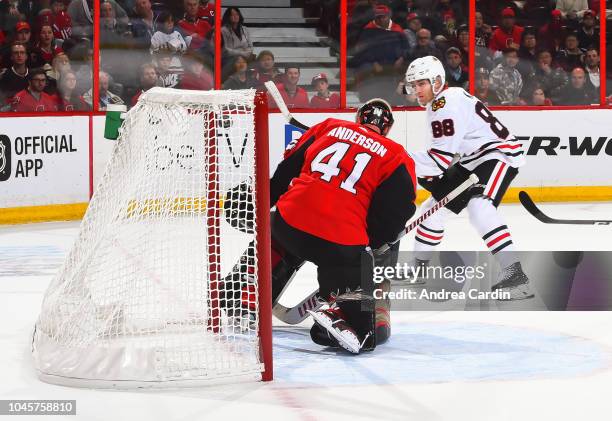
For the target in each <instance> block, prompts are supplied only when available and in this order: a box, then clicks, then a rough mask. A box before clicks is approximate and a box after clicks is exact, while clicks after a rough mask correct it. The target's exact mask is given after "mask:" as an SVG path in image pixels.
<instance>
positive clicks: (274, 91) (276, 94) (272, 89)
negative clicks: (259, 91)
mask: <svg viewBox="0 0 612 421" xmlns="http://www.w3.org/2000/svg"><path fill="white" fill-rule="evenodd" d="M264 85H265V86H266V88H267V89H268V92H269V93H270V95H271V96H272V98H273V99H274V101H275V102H276V105H277V106H278V109H279V110H280V112H281V113H282V114H283V116H284V117H285V120H287V123H289V124H293V125H294V126H295V127H297V128H299V129H302V130H308V129H310V127H308V126H307V125H305V124H302V123H300V122H299V121H297V120H296V119H295V118H294V117H293V115H291V113H290V112H289V109H288V108H287V104H285V101H284V100H283V97H282V96H281V93H280V91H279V90H278V88H277V87H276V85H275V84H274V82H272V81H271V80H269V81H267V82H266V83H264Z"/></svg>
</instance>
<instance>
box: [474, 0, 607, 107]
mask: <svg viewBox="0 0 612 421" xmlns="http://www.w3.org/2000/svg"><path fill="white" fill-rule="evenodd" d="M517 4H520V7H519V6H518V5H517ZM477 7H478V12H477V15H476V54H475V60H476V69H477V70H476V95H477V96H478V97H479V98H481V99H482V100H483V101H484V102H486V103H487V104H489V105H509V106H512V105H540V106H541V105H591V104H598V103H599V98H600V96H599V86H600V72H599V64H600V58H599V44H600V38H599V23H598V22H599V1H587V0H576V1H567V0H557V1H554V0H553V1H549V0H545V1H542V0H531V1H525V2H504V1H501V2H500V1H478V2H477ZM485 78H488V81H484V80H483V79H485Z"/></svg>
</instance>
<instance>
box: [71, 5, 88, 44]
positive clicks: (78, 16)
mask: <svg viewBox="0 0 612 421" xmlns="http://www.w3.org/2000/svg"><path fill="white" fill-rule="evenodd" d="M92 5H93V0H72V1H71V2H70V4H69V5H68V16H70V18H71V19H72V36H73V37H74V38H77V39H81V38H87V39H90V40H91V39H93V17H94V12H93V7H92Z"/></svg>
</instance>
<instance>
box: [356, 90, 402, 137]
mask: <svg viewBox="0 0 612 421" xmlns="http://www.w3.org/2000/svg"><path fill="white" fill-rule="evenodd" d="M356 121H357V123H359V124H373V125H374V126H376V127H378V128H379V129H380V134H382V135H383V136H385V135H386V134H387V133H389V130H391V126H393V121H394V120H393V112H392V111H391V106H390V105H389V103H388V102H387V101H385V100H384V99H382V98H373V99H371V100H369V101H368V102H366V103H365V104H363V105H362V106H361V107H359V109H358V110H357V119H356Z"/></svg>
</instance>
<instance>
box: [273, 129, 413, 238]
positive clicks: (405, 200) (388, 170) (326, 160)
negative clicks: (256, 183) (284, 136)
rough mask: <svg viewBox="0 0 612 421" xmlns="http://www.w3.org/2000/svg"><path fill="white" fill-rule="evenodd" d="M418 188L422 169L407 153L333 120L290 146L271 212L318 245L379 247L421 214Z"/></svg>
mask: <svg viewBox="0 0 612 421" xmlns="http://www.w3.org/2000/svg"><path fill="white" fill-rule="evenodd" d="M415 186H416V183H415V173H414V162H413V161H412V159H411V158H410V157H409V156H408V154H407V153H406V151H405V149H404V148H403V147H402V146H401V145H399V144H397V143H395V142H393V141H392V140H390V139H387V138H386V137H384V136H381V135H379V134H377V133H375V132H374V131H372V130H369V129H368V128H366V127H364V126H362V125H360V124H358V123H353V122H350V121H345V120H337V119H332V118H330V119H327V120H325V121H323V122H322V123H319V124H317V125H315V126H313V127H312V128H310V130H308V131H307V132H306V133H304V134H303V135H302V137H300V139H299V140H297V141H294V142H292V143H291V144H289V146H288V147H287V150H286V151H285V157H284V160H283V161H282V162H281V163H280V164H279V166H278V168H277V170H276V172H275V173H274V176H273V177H272V180H271V189H270V191H271V204H272V205H274V204H276V206H277V209H278V211H279V212H280V214H281V215H282V217H283V219H284V220H285V221H286V222H287V223H288V224H290V225H291V226H293V227H294V228H297V229H299V230H301V231H304V232H306V233H309V234H311V235H314V236H316V237H319V238H322V239H324V240H327V241H331V242H333V243H336V244H342V245H361V244H364V245H365V244H370V245H371V246H372V247H379V246H380V245H382V243H383V242H388V241H392V240H394V239H395V237H396V236H397V234H398V233H399V231H401V229H402V228H403V227H404V225H405V223H406V221H407V220H408V219H409V218H410V217H411V216H412V215H413V214H414V211H415V205H414V199H415V193H416V192H415Z"/></svg>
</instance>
